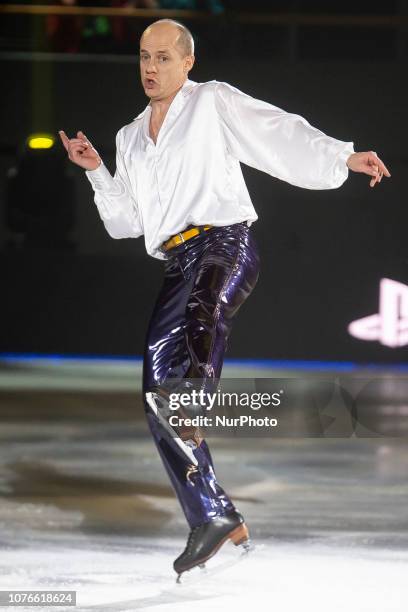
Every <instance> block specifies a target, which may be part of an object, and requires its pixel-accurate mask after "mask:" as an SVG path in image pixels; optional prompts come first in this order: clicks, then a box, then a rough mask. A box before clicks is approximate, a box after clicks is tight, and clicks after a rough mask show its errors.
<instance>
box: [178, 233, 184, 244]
mask: <svg viewBox="0 0 408 612" xmlns="http://www.w3.org/2000/svg"><path fill="white" fill-rule="evenodd" d="M177 236H180V238H181V243H182V244H183V243H184V242H185V240H184V236H183V232H179V233H178V234H177Z"/></svg>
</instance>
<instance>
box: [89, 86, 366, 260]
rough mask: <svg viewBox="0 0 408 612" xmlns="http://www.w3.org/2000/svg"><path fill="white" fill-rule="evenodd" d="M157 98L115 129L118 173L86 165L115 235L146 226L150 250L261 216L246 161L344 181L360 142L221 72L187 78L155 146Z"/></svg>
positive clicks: (307, 181)
mask: <svg viewBox="0 0 408 612" xmlns="http://www.w3.org/2000/svg"><path fill="white" fill-rule="evenodd" d="M151 110H152V107H151V105H150V103H149V104H148V105H147V107H146V108H145V109H144V111H143V112H141V113H140V115H138V116H137V117H135V119H134V120H133V121H132V122H131V123H129V124H128V125H125V126H123V127H122V128H121V129H120V130H119V131H118V133H117V135H116V172H115V176H114V177H112V175H111V174H110V172H109V170H108V169H107V168H106V166H105V165H104V164H103V163H102V164H101V165H100V166H99V167H98V168H97V169H96V170H90V171H86V175H87V177H88V179H89V180H90V181H91V183H92V186H93V189H94V191H95V203H96V205H97V207H98V211H99V214H100V216H101V218H102V221H103V223H104V225H105V228H106V230H107V232H108V233H109V234H110V236H112V238H137V237H138V236H142V235H143V234H144V237H145V244H146V250H147V252H148V253H149V255H151V256H153V257H156V258H157V259H166V258H167V257H168V255H166V254H164V253H163V252H161V251H160V250H159V248H160V246H161V245H162V243H163V242H164V241H165V240H167V239H168V238H170V236H173V235H174V234H176V233H178V232H180V231H182V230H183V229H184V228H185V227H186V226H188V225H190V224H193V225H204V224H211V225H217V226H220V225H229V224H232V223H238V222H240V221H245V220H248V222H249V223H248V224H249V225H250V224H251V223H252V222H253V221H256V219H257V218H258V215H257V214H256V212H255V209H254V206H253V204H252V201H251V198H250V196H249V193H248V190H247V187H246V184H245V181H244V177H243V175H242V171H241V166H240V162H243V163H245V164H247V165H248V166H252V167H253V168H257V169H258V170H262V171H263V172H267V173H268V174H270V175H272V176H274V177H277V178H278V179H281V180H283V181H286V182H288V183H291V184H292V185H297V186H299V187H304V188H306V189H333V188H336V187H340V185H342V184H343V183H344V181H345V180H346V179H347V177H348V167H347V165H346V160H347V158H348V157H349V155H351V154H352V153H354V147H353V143H352V142H343V141H341V140H336V139H335V138H331V137H330V136H327V135H326V134H324V133H323V132H321V131H320V130H318V129H316V128H314V127H312V126H311V125H310V124H309V123H308V122H307V121H306V119H304V118H303V117H301V116H300V115H295V114H292V113H287V112H285V111H284V110H282V109H281V108H278V107H276V106H273V105H272V104H269V103H268V102H264V101H262V100H257V99H256V98H253V97H251V96H249V95H247V94H245V93H243V92H242V91H240V90H239V89H237V88H236V87H233V86H232V85H229V84H228V83H224V82H220V81H216V80H213V81H208V82H205V83H197V82H195V81H192V80H190V79H187V80H186V81H185V82H184V84H183V86H182V88H181V89H180V90H179V91H178V92H177V94H176V96H175V97H174V98H173V100H172V102H171V104H170V107H169V109H168V111H167V114H166V116H165V118H164V121H163V124H162V126H161V128H160V131H159V135H158V138H157V142H156V145H155V144H154V142H153V140H152V139H151V137H150V135H149V122H150V115H151Z"/></svg>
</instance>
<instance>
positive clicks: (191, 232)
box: [162, 225, 212, 251]
mask: <svg viewBox="0 0 408 612" xmlns="http://www.w3.org/2000/svg"><path fill="white" fill-rule="evenodd" d="M210 227H212V225H201V226H200V227H198V226H194V227H192V228H191V229H187V230H184V232H180V233H179V234H175V235H174V236H172V237H171V238H169V239H168V240H166V242H163V245H162V247H163V249H164V250H165V251H168V250H169V249H172V248H173V247H175V246H177V245H178V244H182V242H186V240H189V239H190V238H193V236H198V234H201V232H202V230H208V229H210Z"/></svg>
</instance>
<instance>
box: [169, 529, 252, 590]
mask: <svg viewBox="0 0 408 612" xmlns="http://www.w3.org/2000/svg"><path fill="white" fill-rule="evenodd" d="M238 547H239V548H240V549H241V550H239V552H238V554H237V553H236V554H235V555H234V557H233V558H232V559H231V558H230V559H227V560H225V561H221V562H218V563H217V561H216V560H215V558H214V557H215V556H214V557H210V559H208V560H207V561H204V562H203V563H200V564H199V565H196V566H195V567H192V568H191V569H190V570H186V571H185V572H182V573H181V574H179V575H178V576H177V578H176V583H177V584H184V585H189V584H195V583H196V582H201V581H203V580H207V579H208V578H212V577H214V576H218V574H219V572H222V571H224V570H227V569H229V568H230V567H234V565H236V564H237V563H240V562H241V561H243V560H244V559H248V558H249V553H250V552H251V553H252V552H254V551H255V550H256V549H257V548H258V545H256V546H255V544H254V543H253V542H252V541H251V540H247V541H246V542H243V543H242V544H239V545H238ZM251 556H252V555H251Z"/></svg>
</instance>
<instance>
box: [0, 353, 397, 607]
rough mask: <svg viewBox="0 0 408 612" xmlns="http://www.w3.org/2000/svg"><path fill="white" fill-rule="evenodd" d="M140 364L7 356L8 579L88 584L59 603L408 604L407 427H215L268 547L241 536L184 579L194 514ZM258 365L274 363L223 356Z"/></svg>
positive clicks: (1, 468) (231, 482) (216, 450)
mask: <svg viewBox="0 0 408 612" xmlns="http://www.w3.org/2000/svg"><path fill="white" fill-rule="evenodd" d="M140 368H141V365H140V363H136V362H131V361H129V362H126V361H123V362H121V361H115V362H108V361H100V362H78V361H63V362H62V361H61V362H60V361H58V360H43V361H41V360H36V361H33V362H27V361H25V362H18V361H4V362H3V363H2V365H1V369H0V398H1V410H0V424H1V428H0V440H1V447H0V448H1V452H0V537H1V556H0V590H28V589H33V590H51V589H54V590H75V591H76V592H77V605H76V608H70V607H65V608H64V607H59V608H56V609H66V610H69V609H76V610H81V611H85V610H115V611H118V612H119V611H122V610H123V611H125V610H129V611H131V610H149V611H151V612H154V611H159V610H160V611H167V610H168V611H172V612H173V611H174V612H185V611H186V612H187V611H189V612H190V611H191V610H194V611H195V612H197V611H204V610H206V611H207V610H210V609H211V610H223V612H229V611H234V612H235V611H238V610H242V611H245V612H252V610H255V607H256V609H257V610H275V611H276V612H281V611H282V612H283V611H285V612H292V611H296V612H297V611H300V610H301V611H309V610H310V611H312V610H313V611H314V612H323V611H325V612H327V611H328V610H330V612H337V611H339V612H340V611H342V612H343V611H344V610H347V612H397V611H398V612H405V611H406V609H407V601H408V530H407V528H408V510H407V508H408V484H407V474H408V448H407V444H406V439H404V438H402V437H401V438H385V437H381V438H362V439H357V438H350V439H346V438H332V439H313V438H309V439H268V438H257V439H245V438H241V439H223V438H214V439H212V440H210V441H209V445H210V448H211V451H212V455H213V458H214V462H215V468H216V472H217V476H218V480H219V482H220V483H221V485H222V486H224V487H225V489H226V490H227V492H228V493H229V495H230V496H231V497H232V499H233V501H234V502H235V503H236V505H237V506H238V508H239V510H240V511H241V512H242V513H243V515H244V516H245V519H246V522H247V525H248V528H249V530H250V534H251V538H252V542H253V544H254V550H252V552H250V553H249V554H248V555H247V556H245V555H244V556H240V554H241V553H240V549H238V548H236V547H234V546H233V545H232V544H231V543H227V544H225V545H224V547H223V548H222V549H221V551H220V552H219V553H218V554H217V555H216V556H215V557H214V558H213V559H212V560H211V561H210V562H208V563H207V569H206V570H199V569H196V570H193V571H191V572H189V573H187V574H185V578H184V580H183V582H182V584H176V582H175V579H176V574H175V572H174V570H173V567H172V564H173V560H174V559H175V558H176V557H177V556H178V555H179V554H180V552H181V551H182V550H183V548H184V546H185V542H186V538H187V535H188V527H187V523H186V521H185V519H184V515H183V514H182V512H181V510H180V508H179V504H178V501H177V500H176V498H175V496H174V494H173V490H172V489H171V487H170V484H169V481H168V479H167V475H166V473H165V472H164V469H163V466H162V464H161V461H160V458H159V456H158V454H157V451H156V448H155V447H154V445H153V442H152V440H151V438H150V434H149V431H148V427H147V424H146V422H145V418H144V413H143V410H142V405H141V396H140V373H141V369H140ZM275 373H276V372H275ZM244 375H245V376H254V375H262V376H268V375H272V373H271V372H268V371H266V370H263V371H262V372H261V374H260V371H259V369H258V370H257V371H254V370H253V369H252V370H251V369H249V368H247V369H246V370H241V371H240V370H239V368H238V370H237V367H234V368H233V367H232V366H228V365H226V366H225V368H224V376H231V377H232V376H244ZM400 376H401V381H402V380H406V374H403V373H401V374H400ZM384 402H387V403H388V405H392V398H390V397H387V398H384ZM4 609H5V608H4ZM18 609H20V610H24V609H27V610H29V609H32V610H34V609H40V608H34V607H31V608H23V607H19V608H18ZM46 609H51V608H46Z"/></svg>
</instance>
